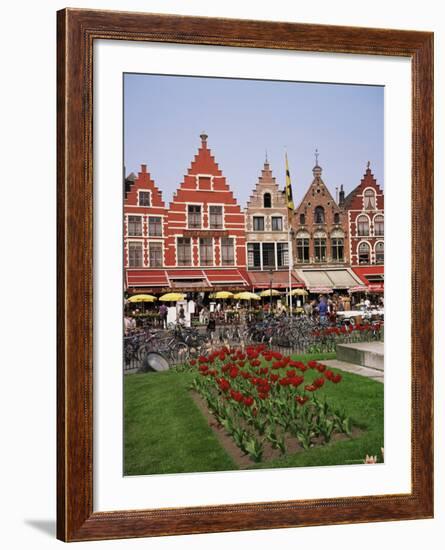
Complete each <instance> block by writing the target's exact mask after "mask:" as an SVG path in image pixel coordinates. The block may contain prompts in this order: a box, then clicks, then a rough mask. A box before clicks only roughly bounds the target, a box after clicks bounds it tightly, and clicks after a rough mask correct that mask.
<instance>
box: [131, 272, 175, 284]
mask: <svg viewBox="0 0 445 550" xmlns="http://www.w3.org/2000/svg"><path fill="white" fill-rule="evenodd" d="M126 274H127V277H126V279H127V288H128V287H154V286H160V287H167V286H170V284H169V282H168V279H167V274H166V272H165V271H164V270H163V269H127V271H126Z"/></svg>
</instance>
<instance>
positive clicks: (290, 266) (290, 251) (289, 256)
mask: <svg viewBox="0 0 445 550" xmlns="http://www.w3.org/2000/svg"><path fill="white" fill-rule="evenodd" d="M287 240H288V243H289V244H288V245H287V246H288V248H289V251H288V253H287V256H288V260H289V315H290V316H291V317H292V264H293V258H292V240H291V219H290V216H288V220H287Z"/></svg>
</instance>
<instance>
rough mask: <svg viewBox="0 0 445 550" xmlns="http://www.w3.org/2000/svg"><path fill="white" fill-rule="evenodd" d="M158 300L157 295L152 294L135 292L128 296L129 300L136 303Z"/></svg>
mask: <svg viewBox="0 0 445 550" xmlns="http://www.w3.org/2000/svg"><path fill="white" fill-rule="evenodd" d="M156 300H157V298H156V296H152V295H151V294H135V295H134V296H131V297H130V298H128V301H129V302H131V303H134V304H136V303H138V302H155V301H156Z"/></svg>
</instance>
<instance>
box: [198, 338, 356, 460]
mask: <svg viewBox="0 0 445 550" xmlns="http://www.w3.org/2000/svg"><path fill="white" fill-rule="evenodd" d="M191 366H192V367H193V368H195V369H197V376H195V378H194V380H193V383H192V386H191V387H192V389H193V390H195V391H196V392H198V394H199V395H200V396H201V398H202V399H203V400H204V402H205V403H206V405H207V407H208V409H209V411H210V413H211V414H212V415H213V417H214V418H215V420H216V423H217V424H218V426H219V428H220V429H221V428H222V429H224V431H225V432H226V433H227V434H229V435H230V436H231V438H232V439H233V441H234V443H235V444H236V445H237V447H239V449H241V451H242V452H243V453H244V454H245V455H247V456H248V457H249V458H250V459H251V460H253V461H254V462H260V461H262V460H264V458H265V455H266V454H267V457H266V458H267V460H269V459H270V458H276V457H279V456H281V455H284V454H286V453H289V452H297V451H301V450H307V449H309V448H311V447H314V446H316V445H323V444H326V443H329V442H330V441H331V439H332V438H333V437H334V436H336V437H341V436H338V434H343V437H348V436H351V433H352V432H351V429H352V425H351V420H350V418H349V417H347V416H346V415H345V413H343V412H341V411H339V410H336V409H334V408H333V407H332V406H331V405H330V404H329V403H328V402H327V401H326V399H321V398H317V392H318V390H319V389H320V388H322V387H323V386H327V385H329V384H339V383H341V381H342V378H341V375H340V374H335V373H334V372H333V371H331V370H329V369H328V368H326V366H325V365H323V364H321V363H319V362H317V361H308V362H307V363H303V362H301V361H294V360H292V359H291V357H289V356H283V355H282V354H281V353H279V352H275V351H272V350H270V349H268V348H267V347H266V346H265V345H257V346H250V347H248V348H246V350H245V351H242V350H241V349H228V348H226V347H223V348H221V349H218V350H215V351H212V352H211V353H210V354H209V355H207V356H200V357H199V358H198V359H197V360H192V361H191ZM308 371H309V372H308ZM311 371H312V372H311ZM309 373H311V375H310V376H307V375H308V374H309ZM314 375H316V376H315V377H314ZM305 376H306V377H307V378H310V380H311V381H310V382H309V381H308V380H305Z"/></svg>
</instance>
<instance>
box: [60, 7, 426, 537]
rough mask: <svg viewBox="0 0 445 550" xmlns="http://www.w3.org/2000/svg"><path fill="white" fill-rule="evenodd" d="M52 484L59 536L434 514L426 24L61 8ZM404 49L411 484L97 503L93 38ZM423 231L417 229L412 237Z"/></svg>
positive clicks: (390, 52)
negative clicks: (285, 496) (370, 491)
mask: <svg viewBox="0 0 445 550" xmlns="http://www.w3.org/2000/svg"><path fill="white" fill-rule="evenodd" d="M57 15H58V17H57V30H58V43H57V46H58V53H57V70H58V77H57V82H58V96H57V110H58V123H57V133H58V137H57V143H58V160H57V172H58V225H57V231H58V244H57V250H58V381H57V387H58V406H57V413H58V419H57V432H58V442H57V448H58V468H57V475H58V489H57V536H58V538H59V539H61V540H64V541H81V540H96V539H112V538H130V537H144V536H158V535H180V534H188V533H208V532H218V531H219V532H220V531H238V530H253V529H272V528H284V527H296V526H308V525H324V524H340V523H355V522H373V521H387V520H403V519H416V518H431V517H432V516H433V418H432V414H433V413H432V411H433V378H432V375H433V372H432V361H433V315H432V310H433V34H432V33H428V32H415V31H403V30H387V29H368V28H367V29H363V28H352V27H340V26H322V25H312V24H295V23H278V22H260V21H249V20H230V19H212V18H201V17H181V16H171V15H156V14H141V13H123V12H122V13H121V12H105V11H90V10H77V9H65V10H62V11H60V12H58V14H57ZM98 39H102V40H111V39H112V40H126V41H155V42H166V43H168V42H170V43H181V44H202V45H219V46H237V47H245V48H272V49H283V50H298V51H308V52H339V53H347V54H351V55H352V54H372V55H383V56H402V57H405V58H409V59H410V60H411V64H412V312H413V315H412V344H411V345H412V348H411V351H412V394H411V398H412V428H411V445H412V469H411V480H412V490H411V492H410V493H407V494H394V495H377V496H366V497H346V498H329V499H317V500H295V501H279V502H277V501H273V502H261V503H256V504H233V505H217V506H203V507H187V508H169V509H149V510H132V511H127V510H122V511H118V512H93V407H94V403H93V369H94V364H93V151H92V148H93V146H92V144H93V141H92V130H93V97H92V85H93V63H94V59H93V43H94V41H95V40H98ZM420 235H421V238H420Z"/></svg>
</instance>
